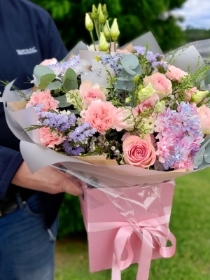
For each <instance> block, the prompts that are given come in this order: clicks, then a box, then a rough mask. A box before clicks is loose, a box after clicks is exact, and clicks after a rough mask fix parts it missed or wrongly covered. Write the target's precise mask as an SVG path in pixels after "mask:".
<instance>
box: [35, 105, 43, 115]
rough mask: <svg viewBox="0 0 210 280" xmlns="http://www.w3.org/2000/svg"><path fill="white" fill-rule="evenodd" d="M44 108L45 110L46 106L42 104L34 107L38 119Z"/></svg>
mask: <svg viewBox="0 0 210 280" xmlns="http://www.w3.org/2000/svg"><path fill="white" fill-rule="evenodd" d="M43 108H44V104H42V103H38V104H36V105H34V109H35V111H36V114H37V116H38V117H40V116H41V113H42V111H43Z"/></svg>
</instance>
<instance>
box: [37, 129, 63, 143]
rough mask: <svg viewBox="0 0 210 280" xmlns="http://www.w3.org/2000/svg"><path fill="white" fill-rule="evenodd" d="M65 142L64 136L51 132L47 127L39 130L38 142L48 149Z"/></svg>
mask: <svg viewBox="0 0 210 280" xmlns="http://www.w3.org/2000/svg"><path fill="white" fill-rule="evenodd" d="M65 140H66V136H63V135H62V134H59V133H56V132H54V131H53V132H51V131H50V128H49V127H41V128H40V141H41V143H42V144H43V145H44V146H46V147H48V148H55V145H59V144H61V143H63V142H64V141H65Z"/></svg>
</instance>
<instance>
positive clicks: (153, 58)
mask: <svg viewBox="0 0 210 280" xmlns="http://www.w3.org/2000/svg"><path fill="white" fill-rule="evenodd" d="M146 58H147V61H148V62H150V63H152V62H155V61H157V55H156V54H154V53H153V52H150V51H148V52H147V54H146Z"/></svg>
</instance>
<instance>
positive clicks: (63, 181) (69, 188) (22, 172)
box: [12, 162, 82, 195]
mask: <svg viewBox="0 0 210 280" xmlns="http://www.w3.org/2000/svg"><path fill="white" fill-rule="evenodd" d="M12 183H13V184H15V185H17V186H20V187H24V188H27V189H33V190H37V191H42V192H47V193H51V194H56V193H60V192H67V193H69V194H72V195H80V194H82V188H81V185H80V181H79V180H77V179H76V178H75V177H73V176H72V177H71V176H70V175H68V176H67V175H65V174H64V173H63V172H61V171H59V170H56V169H55V168H53V167H51V166H47V167H45V168H42V169H40V170H38V171H36V172H35V173H31V171H30V169H29V168H28V166H27V165H26V163H25V162H23V163H22V164H21V166H20V167H19V169H18V170H17V172H16V174H15V176H14V177H13V180H12Z"/></svg>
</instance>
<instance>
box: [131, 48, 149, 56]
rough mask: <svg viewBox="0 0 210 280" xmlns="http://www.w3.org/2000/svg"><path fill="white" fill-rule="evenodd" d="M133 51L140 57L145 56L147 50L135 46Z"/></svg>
mask: <svg viewBox="0 0 210 280" xmlns="http://www.w3.org/2000/svg"><path fill="white" fill-rule="evenodd" d="M133 50H135V51H136V52H137V54H139V55H144V54H145V53H146V48H145V47H142V46H134V47H133Z"/></svg>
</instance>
